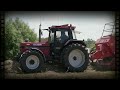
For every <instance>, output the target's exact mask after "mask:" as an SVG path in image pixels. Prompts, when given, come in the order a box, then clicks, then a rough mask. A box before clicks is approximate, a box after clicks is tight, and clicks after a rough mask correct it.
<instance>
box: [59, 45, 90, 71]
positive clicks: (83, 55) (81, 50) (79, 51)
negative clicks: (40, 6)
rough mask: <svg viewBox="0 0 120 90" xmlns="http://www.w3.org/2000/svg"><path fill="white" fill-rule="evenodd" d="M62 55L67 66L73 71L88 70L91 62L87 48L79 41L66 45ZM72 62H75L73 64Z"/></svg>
mask: <svg viewBox="0 0 120 90" xmlns="http://www.w3.org/2000/svg"><path fill="white" fill-rule="evenodd" d="M72 54H73V55H72ZM79 55H80V56H79ZM61 57H62V58H61V59H62V60H63V63H64V65H65V67H66V68H67V69H69V71H71V72H83V71H84V70H86V68H87V66H88V63H89V55H88V52H87V50H86V49H85V47H84V46H83V45H81V44H78V43H75V44H70V45H69V46H67V47H65V48H64V49H63V51H62V54H61ZM72 62H73V63H74V64H72Z"/></svg>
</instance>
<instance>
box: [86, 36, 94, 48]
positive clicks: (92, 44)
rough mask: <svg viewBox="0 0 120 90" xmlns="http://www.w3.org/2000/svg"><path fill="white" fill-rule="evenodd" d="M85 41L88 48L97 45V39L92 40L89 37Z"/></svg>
mask: <svg viewBox="0 0 120 90" xmlns="http://www.w3.org/2000/svg"><path fill="white" fill-rule="evenodd" d="M85 43H86V44H87V47H88V48H93V47H94V46H95V40H92V39H90V38H88V39H87V40H86V41H85Z"/></svg>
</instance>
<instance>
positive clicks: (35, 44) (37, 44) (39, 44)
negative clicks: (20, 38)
mask: <svg viewBox="0 0 120 90" xmlns="http://www.w3.org/2000/svg"><path fill="white" fill-rule="evenodd" d="M33 46H42V44H41V43H34V44H33Z"/></svg>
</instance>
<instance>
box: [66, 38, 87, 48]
mask: <svg viewBox="0 0 120 90" xmlns="http://www.w3.org/2000/svg"><path fill="white" fill-rule="evenodd" d="M71 43H79V44H82V45H83V46H85V47H86V44H85V42H84V41H82V40H76V39H72V40H68V41H67V42H66V43H65V44H64V46H66V45H68V44H71Z"/></svg>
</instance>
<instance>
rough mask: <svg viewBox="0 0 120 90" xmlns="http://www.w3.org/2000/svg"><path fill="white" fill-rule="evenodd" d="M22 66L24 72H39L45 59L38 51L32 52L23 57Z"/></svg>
mask: <svg viewBox="0 0 120 90" xmlns="http://www.w3.org/2000/svg"><path fill="white" fill-rule="evenodd" d="M20 64H21V69H22V70H23V71H24V72H27V73H32V72H39V71H41V70H42V68H43V65H44V59H43V56H42V55H41V54H40V53H38V52H36V51H30V52H28V53H26V54H24V55H23V56H22V58H21V59H20Z"/></svg>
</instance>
